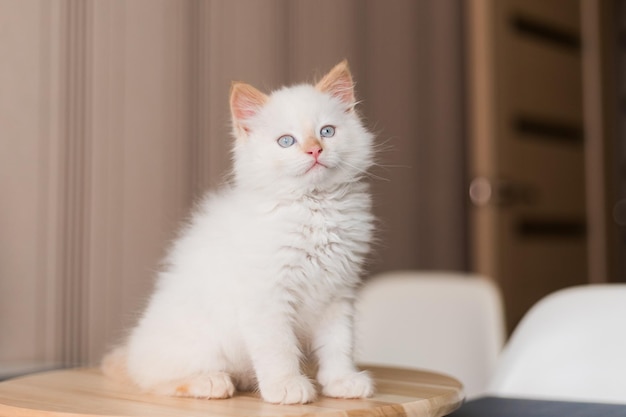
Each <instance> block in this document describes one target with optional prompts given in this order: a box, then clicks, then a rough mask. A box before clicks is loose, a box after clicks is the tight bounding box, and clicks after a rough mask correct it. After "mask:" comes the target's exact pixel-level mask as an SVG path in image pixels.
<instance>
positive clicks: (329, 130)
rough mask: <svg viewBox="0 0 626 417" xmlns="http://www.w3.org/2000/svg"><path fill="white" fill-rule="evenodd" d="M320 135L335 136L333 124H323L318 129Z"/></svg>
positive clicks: (324, 136) (325, 136)
mask: <svg viewBox="0 0 626 417" xmlns="http://www.w3.org/2000/svg"><path fill="white" fill-rule="evenodd" d="M320 136H321V137H323V138H332V137H333V136H335V128H334V127H333V126H330V125H329V126H324V127H323V128H322V129H320Z"/></svg>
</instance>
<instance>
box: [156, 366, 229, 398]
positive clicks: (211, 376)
mask: <svg viewBox="0 0 626 417" xmlns="http://www.w3.org/2000/svg"><path fill="white" fill-rule="evenodd" d="M151 391H153V392H155V393H156V394H161V395H170V396H175V397H193V398H215V399H217V398H230V397H232V396H233V394H234V393H235V385H234V384H233V381H232V378H231V377H230V375H228V374H227V373H225V372H213V373H199V374H197V375H193V376H190V377H187V378H182V379H179V380H176V381H170V382H164V383H160V384H158V385H156V386H155V387H153V388H152V389H151Z"/></svg>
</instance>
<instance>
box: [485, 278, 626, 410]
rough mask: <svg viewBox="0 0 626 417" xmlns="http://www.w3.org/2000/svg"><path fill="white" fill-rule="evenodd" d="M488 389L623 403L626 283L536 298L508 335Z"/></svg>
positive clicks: (512, 394)
mask: <svg viewBox="0 0 626 417" xmlns="http://www.w3.org/2000/svg"><path fill="white" fill-rule="evenodd" d="M489 392H490V393H492V394H494V395H499V396H509V397H521V398H535V399H555V400H576V401H592V402H615V403H626V284H604V285H586V286H578V287H572V288H568V289H564V290H560V291H557V292H555V293H553V294H550V295H548V296H547V297H545V298H543V299H542V300H540V301H539V302H538V303H537V304H535V305H534V306H533V307H532V308H531V309H530V310H529V312H528V313H526V315H525V316H524V318H523V319H522V321H521V322H520V324H519V325H518V326H517V328H516V330H515V332H514V333H513V335H512V336H511V339H510V340H509V342H508V344H507V346H506V347H505V349H504V351H503V353H502V357H501V360H500V362H499V364H498V366H497V369H496V371H495V373H494V376H493V379H492V381H491V383H490V386H489Z"/></svg>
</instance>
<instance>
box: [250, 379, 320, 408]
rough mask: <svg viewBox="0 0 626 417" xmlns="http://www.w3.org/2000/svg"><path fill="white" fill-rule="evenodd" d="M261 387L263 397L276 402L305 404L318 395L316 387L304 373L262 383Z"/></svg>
mask: <svg viewBox="0 0 626 417" xmlns="http://www.w3.org/2000/svg"><path fill="white" fill-rule="evenodd" d="M259 388H260V390H261V396H262V397H263V399H264V400H265V401H267V402H270V403H274V404H305V403H310V402H311V401H313V400H315V397H316V396H317V392H316V390H315V387H314V386H313V384H312V383H311V381H310V380H309V379H308V378H307V377H305V376H303V375H296V376H291V377H288V378H286V379H283V380H280V381H272V382H271V383H262V384H260V387H259Z"/></svg>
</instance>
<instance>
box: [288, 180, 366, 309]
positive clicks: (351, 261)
mask: <svg viewBox="0 0 626 417" xmlns="http://www.w3.org/2000/svg"><path fill="white" fill-rule="evenodd" d="M370 204H371V203H370V197H369V194H368V193H367V186H366V184H361V183H356V184H351V185H350V186H349V187H345V188H340V189H336V190H332V191H326V192H321V191H320V192H311V193H308V194H306V195H304V196H302V197H300V198H298V199H297V200H294V201H291V202H286V203H284V204H282V205H279V206H278V207H277V209H276V210H277V211H278V212H281V214H282V216H284V219H285V220H284V224H283V227H282V228H281V237H280V239H279V240H280V245H279V247H278V248H276V253H277V263H278V266H279V270H280V273H279V280H280V281H279V282H278V284H279V286H281V287H283V288H284V289H285V291H286V292H287V293H288V294H289V296H291V297H293V303H294V305H295V306H296V308H297V309H299V310H310V311H311V312H314V311H315V310H316V309H318V308H322V306H323V304H324V303H327V302H329V301H331V300H332V299H335V298H336V297H351V296H352V293H353V290H354V287H355V286H356V285H357V284H358V282H359V275H360V273H361V267H362V264H363V260H364V258H365V256H366V255H367V252H368V251H369V244H370V240H371V234H372V228H373V217H372V215H371V213H370ZM277 214H278V213H277ZM302 312H304V311H302Z"/></svg>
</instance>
